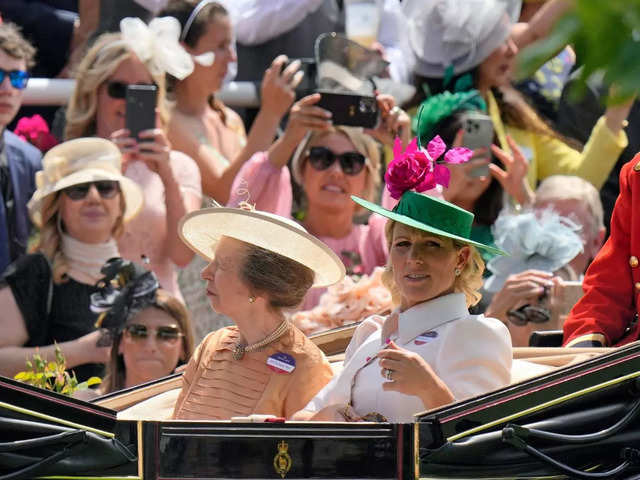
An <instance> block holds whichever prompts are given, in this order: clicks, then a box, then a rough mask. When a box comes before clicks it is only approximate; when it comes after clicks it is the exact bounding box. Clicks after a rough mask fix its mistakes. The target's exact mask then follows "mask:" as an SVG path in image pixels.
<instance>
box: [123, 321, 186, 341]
mask: <svg viewBox="0 0 640 480" xmlns="http://www.w3.org/2000/svg"><path fill="white" fill-rule="evenodd" d="M154 330H155V332H156V340H158V341H160V342H164V343H168V344H174V343H176V342H177V341H178V340H179V339H180V338H181V337H184V333H182V332H181V331H180V328H178V327H177V326H175V325H167V326H161V327H158V328H156V329H149V328H148V327H147V326H146V325H142V324H139V323H132V324H130V325H127V326H126V327H124V332H125V334H126V335H127V336H128V337H129V338H131V339H132V340H135V341H138V340H144V339H145V338H147V337H148V336H149V332H150V331H151V332H153V331H154Z"/></svg>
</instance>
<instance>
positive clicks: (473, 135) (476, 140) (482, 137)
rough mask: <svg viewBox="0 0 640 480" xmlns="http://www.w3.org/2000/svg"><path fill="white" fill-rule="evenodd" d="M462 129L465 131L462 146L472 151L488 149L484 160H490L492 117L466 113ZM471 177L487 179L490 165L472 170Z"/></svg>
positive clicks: (478, 113)
mask: <svg viewBox="0 0 640 480" xmlns="http://www.w3.org/2000/svg"><path fill="white" fill-rule="evenodd" d="M462 128H463V130H464V134H463V136H462V146H463V147H467V148H468V149H470V150H476V149H478V148H486V149H487V156H486V157H483V158H490V155H491V150H490V147H491V144H492V143H493V122H492V121H491V117H489V116H488V115H486V114H484V113H482V112H466V113H465V114H464V115H463V117H462ZM476 158H480V157H476ZM472 161H473V160H472ZM469 175H470V176H471V177H485V176H487V175H489V165H482V166H479V167H476V168H472V169H471V171H470V172H469Z"/></svg>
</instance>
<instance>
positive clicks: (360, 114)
mask: <svg viewBox="0 0 640 480" xmlns="http://www.w3.org/2000/svg"><path fill="white" fill-rule="evenodd" d="M319 93H320V95H321V97H320V101H319V102H318V103H317V104H316V105H317V106H318V107H320V108H324V109H325V110H329V111H330V112H331V114H332V117H331V121H332V122H333V123H334V125H346V126H350V127H363V128H375V126H376V125H377V124H378V120H379V111H378V102H377V101H376V99H375V97H369V96H366V95H356V94H348V93H337V92H325V91H319Z"/></svg>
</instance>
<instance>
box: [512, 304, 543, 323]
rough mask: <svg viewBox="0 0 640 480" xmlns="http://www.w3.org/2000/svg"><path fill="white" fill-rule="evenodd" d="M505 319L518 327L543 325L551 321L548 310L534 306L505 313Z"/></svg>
mask: <svg viewBox="0 0 640 480" xmlns="http://www.w3.org/2000/svg"><path fill="white" fill-rule="evenodd" d="M507 319H508V320H509V321H510V322H511V323H513V324H514V325H516V326H518V327H524V326H525V325H526V324H527V323H529V322H531V323H545V322H548V321H549V320H550V319H551V312H550V311H549V309H548V308H545V307H539V306H535V305H523V306H521V307H520V308H518V309H516V310H509V311H508V312H507Z"/></svg>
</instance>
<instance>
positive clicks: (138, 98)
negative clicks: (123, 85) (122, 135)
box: [125, 85, 158, 138]
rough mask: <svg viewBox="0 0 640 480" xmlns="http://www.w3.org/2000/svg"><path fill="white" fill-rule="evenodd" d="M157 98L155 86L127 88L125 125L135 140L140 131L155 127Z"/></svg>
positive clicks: (132, 86)
mask: <svg viewBox="0 0 640 480" xmlns="http://www.w3.org/2000/svg"><path fill="white" fill-rule="evenodd" d="M157 96H158V87H156V86H155V85H128V86H127V93H126V116H125V125H126V127H127V129H128V130H129V131H130V132H131V136H132V137H134V138H137V137H138V135H139V133H140V132H141V131H143V130H149V129H152V128H155V127H156V103H157Z"/></svg>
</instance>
